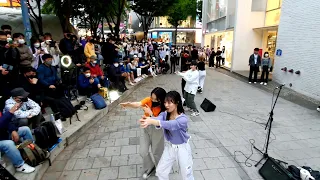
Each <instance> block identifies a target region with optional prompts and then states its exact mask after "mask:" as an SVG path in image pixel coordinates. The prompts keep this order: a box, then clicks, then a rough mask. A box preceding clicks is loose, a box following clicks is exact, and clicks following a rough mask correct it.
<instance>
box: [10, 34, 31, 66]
mask: <svg viewBox="0 0 320 180" xmlns="http://www.w3.org/2000/svg"><path fill="white" fill-rule="evenodd" d="M24 38H25V37H24V35H23V34H22V33H15V34H13V40H14V41H17V42H18V43H19V45H18V47H17V48H18V51H19V53H20V67H31V63H32V62H33V61H34V57H33V54H32V52H31V50H30V48H29V47H28V46H27V45H25V43H26V41H25V40H24Z"/></svg>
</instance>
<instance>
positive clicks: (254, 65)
mask: <svg viewBox="0 0 320 180" xmlns="http://www.w3.org/2000/svg"><path fill="white" fill-rule="evenodd" d="M249 66H250V73H249V83H250V84H251V83H252V82H254V83H257V78H258V71H259V66H261V56H260V55H259V48H254V51H253V54H251V56H250V57H249ZM252 74H254V79H253V81H252Z"/></svg>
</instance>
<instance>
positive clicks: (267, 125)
mask: <svg viewBox="0 0 320 180" xmlns="http://www.w3.org/2000/svg"><path fill="white" fill-rule="evenodd" d="M283 86H284V85H280V86H279V87H277V88H276V89H279V91H278V94H277V97H276V100H275V102H274V103H273V104H272V108H271V111H270V115H269V119H268V122H267V124H266V127H265V130H266V129H267V128H268V136H267V142H266V149H265V152H263V150H260V149H258V148H257V147H256V146H253V148H254V149H255V150H257V151H258V152H260V153H261V154H262V155H263V156H262V158H261V159H260V160H259V161H258V162H257V163H256V164H255V165H254V166H255V167H257V166H258V165H259V164H260V163H261V161H262V160H265V159H268V158H269V154H268V148H269V143H270V134H271V129H272V122H273V114H274V113H273V110H274V108H275V106H276V104H277V101H278V98H279V95H280V92H281V90H282V87H283ZM277 161H278V162H281V163H285V164H287V163H286V162H284V161H281V160H277Z"/></svg>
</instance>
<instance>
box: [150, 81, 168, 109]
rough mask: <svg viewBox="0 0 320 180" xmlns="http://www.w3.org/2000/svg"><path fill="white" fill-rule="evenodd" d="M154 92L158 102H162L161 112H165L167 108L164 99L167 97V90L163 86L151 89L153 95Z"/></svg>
mask: <svg viewBox="0 0 320 180" xmlns="http://www.w3.org/2000/svg"><path fill="white" fill-rule="evenodd" d="M152 94H155V95H156V97H157V100H158V102H159V103H160V107H161V112H164V111H165V110H166V107H165V106H164V100H165V98H166V94H167V92H166V90H164V89H163V88H161V87H156V88H154V89H153V90H152V91H151V96H152Z"/></svg>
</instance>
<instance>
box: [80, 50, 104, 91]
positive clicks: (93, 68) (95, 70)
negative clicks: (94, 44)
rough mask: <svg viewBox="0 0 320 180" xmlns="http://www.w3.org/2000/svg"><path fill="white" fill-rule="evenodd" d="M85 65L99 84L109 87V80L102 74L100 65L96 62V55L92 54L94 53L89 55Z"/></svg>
mask: <svg viewBox="0 0 320 180" xmlns="http://www.w3.org/2000/svg"><path fill="white" fill-rule="evenodd" d="M85 66H86V67H87V68H89V69H90V73H91V76H92V77H94V78H98V80H99V82H100V84H102V85H103V87H109V80H108V78H107V77H106V76H105V75H104V73H103V71H102V70H101V67H100V65H99V64H98V63H97V56H94V55H93V56H91V57H90V62H88V63H86V65H85Z"/></svg>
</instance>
